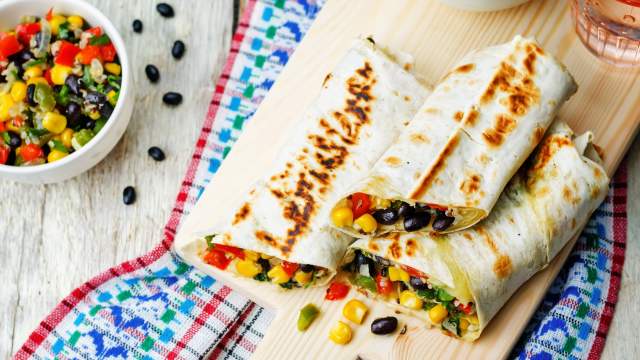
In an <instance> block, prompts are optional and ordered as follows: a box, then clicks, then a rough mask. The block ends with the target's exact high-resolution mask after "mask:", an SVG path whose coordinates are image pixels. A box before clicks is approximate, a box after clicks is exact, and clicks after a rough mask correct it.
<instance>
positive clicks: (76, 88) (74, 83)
mask: <svg viewBox="0 0 640 360" xmlns="http://www.w3.org/2000/svg"><path fill="white" fill-rule="evenodd" d="M64 84H65V85H67V87H68V88H69V91H71V93H72V94H74V95H80V78H79V77H78V76H76V75H73V74H71V75H69V76H67V78H66V79H65V80H64Z"/></svg>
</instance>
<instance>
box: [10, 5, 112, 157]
mask: <svg viewBox="0 0 640 360" xmlns="http://www.w3.org/2000/svg"><path fill="white" fill-rule="evenodd" d="M121 71H122V70H121V65H120V61H119V59H118V54H117V52H116V48H115V46H114V44H113V43H112V42H111V39H110V38H109V36H108V35H107V34H105V33H104V32H103V29H102V27H100V26H91V24H89V23H88V22H87V21H86V20H85V19H83V18H82V17H81V16H78V15H74V14H59V13H54V12H53V10H50V11H49V12H48V13H47V14H46V16H45V17H43V18H40V17H35V16H24V17H23V18H22V19H21V22H20V24H19V25H17V26H16V27H15V28H13V29H10V30H8V31H5V32H2V33H0V164H4V165H14V166H26V165H38V164H44V163H50V162H54V161H57V160H60V159H62V158H64V157H65V156H67V155H69V154H71V153H73V152H74V151H77V150H79V149H80V148H81V147H83V146H84V145H86V144H87V143H88V142H89V141H91V139H92V138H93V137H94V136H95V135H96V134H97V133H98V132H100V130H101V129H102V128H103V127H104V125H105V123H106V122H107V121H108V119H109V117H110V116H111V113H112V112H113V110H114V107H115V106H116V103H117V101H118V97H119V94H120V87H121V82H122V78H121Z"/></svg>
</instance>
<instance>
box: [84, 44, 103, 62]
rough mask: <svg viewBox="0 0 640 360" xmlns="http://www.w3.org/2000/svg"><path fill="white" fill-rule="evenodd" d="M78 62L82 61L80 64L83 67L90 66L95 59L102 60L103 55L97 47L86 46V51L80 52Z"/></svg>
mask: <svg viewBox="0 0 640 360" xmlns="http://www.w3.org/2000/svg"><path fill="white" fill-rule="evenodd" d="M78 56H79V58H78V60H80V63H81V64H83V65H89V64H91V60H93V59H98V60H100V57H101V54H100V47H98V46H95V45H87V46H85V48H84V49H82V50H80V52H79V53H78Z"/></svg>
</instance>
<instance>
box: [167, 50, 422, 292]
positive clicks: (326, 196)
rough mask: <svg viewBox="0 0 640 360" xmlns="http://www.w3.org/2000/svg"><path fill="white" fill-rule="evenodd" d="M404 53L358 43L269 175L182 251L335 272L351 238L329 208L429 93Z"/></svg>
mask: <svg viewBox="0 0 640 360" xmlns="http://www.w3.org/2000/svg"><path fill="white" fill-rule="evenodd" d="M396 59H399V60H398V61H402V60H406V59H407V56H406V55H399V54H393V55H389V53H388V52H386V51H383V50H381V49H379V48H378V47H377V46H376V45H375V44H374V43H373V41H372V40H369V39H362V40H358V41H356V42H355V44H354V45H353V47H352V48H351V49H350V50H349V51H348V52H347V54H346V55H345V56H344V58H343V59H342V60H341V61H340V63H339V64H338V66H337V67H336V68H335V70H334V71H333V72H332V73H330V74H329V75H327V77H326V78H325V81H324V83H323V84H322V89H321V90H320V93H319V95H318V97H317V98H316V99H315V101H314V102H313V103H312V104H311V105H310V106H309V108H308V109H307V110H306V112H305V113H304V114H302V115H301V116H300V119H299V126H297V128H296V130H295V131H294V132H293V134H292V137H291V138H290V141H289V142H288V143H287V145H286V147H285V148H283V149H281V151H280V153H279V155H278V157H277V159H276V160H275V162H274V163H273V165H272V167H271V170H270V171H269V173H268V174H265V176H264V177H263V178H262V180H260V181H259V182H258V183H257V184H255V185H254V186H253V188H252V189H250V190H249V191H248V192H247V193H246V194H245V195H244V196H243V197H242V198H240V199H239V200H238V202H237V205H236V206H235V207H234V208H230V209H229V211H228V213H229V214H230V217H229V218H227V219H221V221H220V222H218V223H217V224H211V225H212V227H211V228H210V229H209V230H208V231H205V232H203V233H202V234H196V235H194V240H193V241H192V242H191V243H189V244H187V245H186V246H185V248H183V249H181V250H179V252H180V253H181V254H182V255H183V256H184V257H185V258H186V259H187V260H188V261H190V262H192V263H194V264H196V265H197V266H200V267H205V268H206V267H209V266H210V265H207V264H205V263H204V262H203V261H202V260H201V255H202V254H203V252H204V251H205V250H206V246H207V245H206V243H205V241H204V240H203V238H202V236H203V235H216V236H215V237H214V238H213V243H216V244H224V245H232V246H235V247H239V248H242V249H249V250H253V251H256V252H260V253H263V254H267V255H270V256H275V257H277V258H280V259H283V260H287V261H289V262H295V263H299V264H311V265H316V266H319V267H322V268H325V269H327V270H328V271H327V272H326V276H324V277H323V278H322V279H319V280H317V281H316V283H315V285H322V284H324V283H326V282H328V281H329V280H330V278H331V277H332V276H333V275H334V274H335V273H336V269H337V265H338V262H339V261H340V259H341V258H342V256H343V255H344V252H345V251H346V249H347V246H348V245H349V244H350V243H351V242H352V240H353V239H352V238H351V237H350V236H347V235H345V234H341V233H337V232H335V231H334V230H332V229H331V228H330V227H329V226H328V224H327V218H328V216H329V211H330V207H331V204H332V203H333V202H334V201H335V199H336V198H337V196H339V194H341V193H342V192H344V191H345V190H346V186H347V185H349V184H352V183H353V182H354V181H356V179H359V178H361V177H363V176H364V175H365V174H366V171H368V170H369V169H370V168H371V167H372V166H373V163H374V162H375V161H376V160H377V159H378V158H379V157H380V155H382V153H383V152H384V150H386V149H387V147H389V145H390V144H391V142H392V141H393V139H394V138H395V137H396V136H397V135H398V134H399V133H400V131H401V129H402V128H403V127H404V126H405V125H406V124H407V123H408V122H409V121H410V120H411V118H413V116H414V115H415V114H416V112H417V111H418V109H419V107H420V105H421V104H422V103H424V101H425V99H426V96H427V94H428V92H429V91H428V89H427V88H426V87H425V86H424V85H422V84H421V83H420V82H419V81H418V80H417V79H416V78H415V77H414V75H412V74H411V73H409V72H407V71H406V70H405V68H407V69H408V68H410V67H411V66H410V65H411V64H410V63H397V62H396Z"/></svg>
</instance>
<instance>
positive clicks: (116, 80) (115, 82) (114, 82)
mask: <svg viewBox="0 0 640 360" xmlns="http://www.w3.org/2000/svg"><path fill="white" fill-rule="evenodd" d="M121 80H122V79H121V78H120V76H116V75H108V76H107V82H108V83H109V85H111V87H113V88H116V89H120V81H121Z"/></svg>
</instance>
